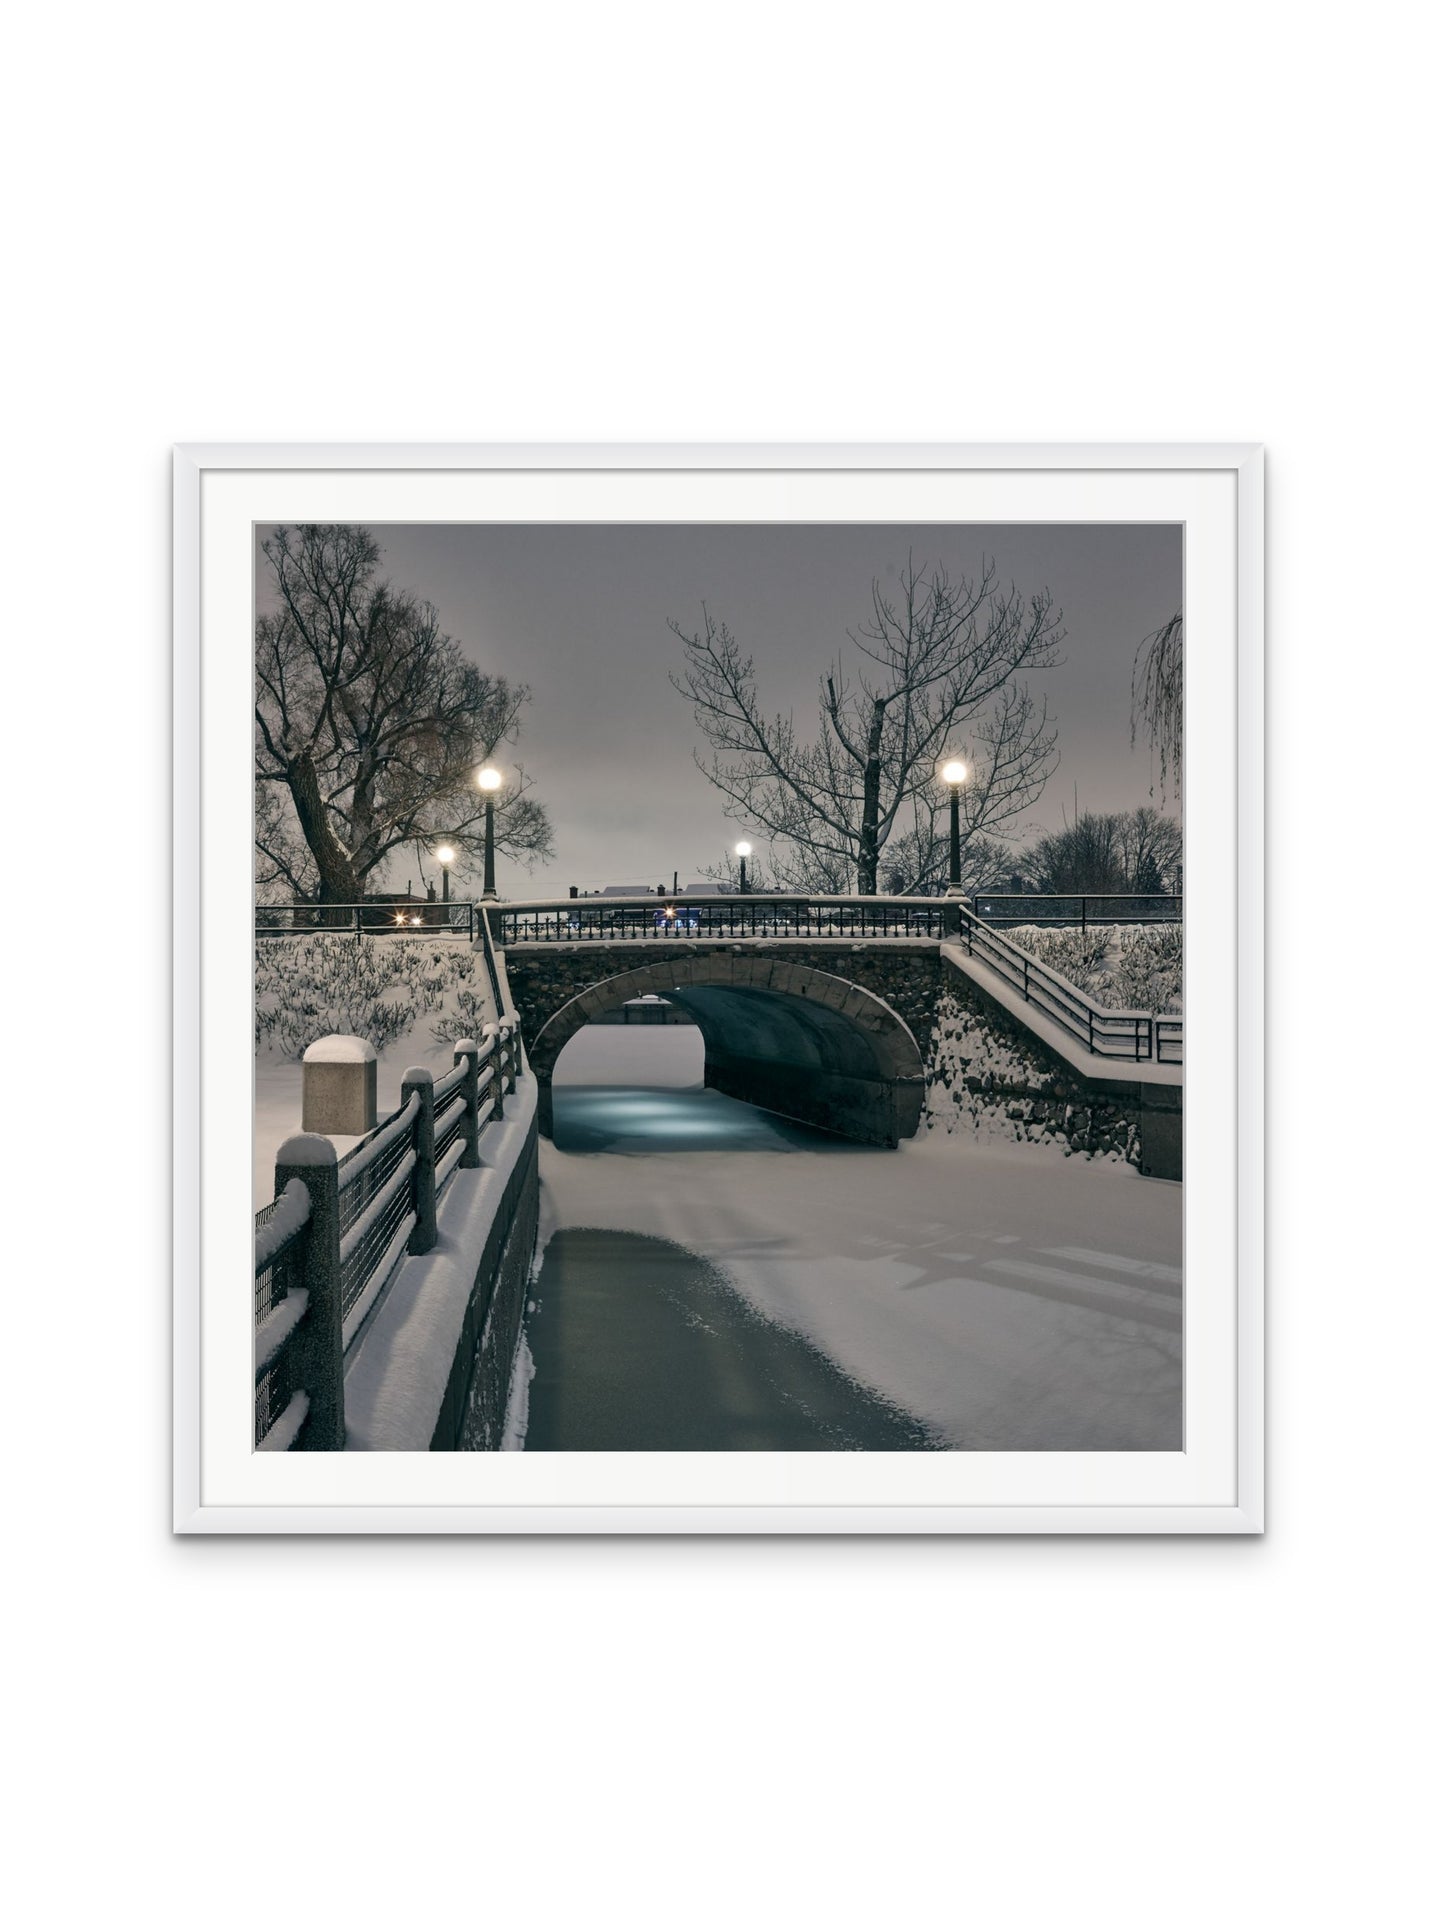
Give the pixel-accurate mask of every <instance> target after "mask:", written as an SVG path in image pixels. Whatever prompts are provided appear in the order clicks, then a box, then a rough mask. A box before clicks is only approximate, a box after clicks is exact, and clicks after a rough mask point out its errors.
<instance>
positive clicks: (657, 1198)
mask: <svg viewBox="0 0 1445 1927" xmlns="http://www.w3.org/2000/svg"><path fill="white" fill-rule="evenodd" d="M692 1037H693V1033H691V1032H690V1031H687V1030H683V1029H681V1028H679V1029H676V1030H673V1029H661V1028H659V1029H656V1030H653V1029H644V1028H641V1027H639V1028H637V1029H634V1030H631V1031H628V1030H625V1029H623V1028H621V1027H615V1028H602V1027H598V1028H594V1029H590V1030H586V1031H583V1032H581V1033H579V1035H578V1037H577V1038H575V1039H574V1040H573V1042H572V1043H571V1044H569V1046H568V1051H567V1061H566V1075H565V1079H560V1078H559V1082H565V1083H566V1084H567V1085H568V1086H570V1087H571V1089H570V1091H569V1090H559V1091H558V1093H557V1098H556V1103H557V1121H558V1123H557V1128H558V1139H559V1143H558V1144H556V1145H552V1144H544V1145H543V1147H542V1176H543V1183H544V1187H545V1190H546V1194H547V1214H546V1215H547V1219H548V1222H549V1223H550V1224H551V1225H552V1226H553V1227H561V1226H596V1227H599V1228H603V1229H615V1230H624V1231H634V1232H640V1233H643V1234H646V1235H649V1236H652V1237H658V1238H667V1239H670V1240H672V1241H673V1242H674V1243H676V1244H679V1245H681V1246H683V1247H685V1248H686V1249H687V1250H689V1251H692V1252H695V1253H699V1254H701V1255H703V1256H705V1257H707V1258H709V1259H711V1260H712V1261H713V1262H714V1263H715V1264H717V1265H718V1266H719V1267H720V1268H721V1270H722V1271H723V1272H724V1273H725V1275H726V1276H727V1277H728V1278H729V1280H730V1281H731V1282H732V1283H733V1285H734V1286H735V1287H736V1289H737V1290H738V1291H739V1292H740V1293H741V1294H742V1295H743V1296H744V1297H745V1298H746V1299H747V1300H749V1302H750V1303H752V1304H753V1305H754V1306H755V1307H756V1308H757V1309H758V1310H760V1311H761V1312H763V1313H764V1314H765V1315H766V1316H768V1317H770V1318H773V1319H776V1320H778V1321H780V1322H781V1323H783V1324H784V1325H787V1326H789V1327H790V1328H792V1329H794V1330H796V1331H799V1332H801V1333H803V1334H804V1335H805V1336H807V1337H808V1338H809V1339H811V1340H812V1341H813V1342H814V1343H815V1344H817V1345H818V1346H820V1347H821V1348H822V1349H823V1350H824V1351H825V1352H826V1353H827V1354H828V1355H829V1356H830V1357H831V1358H832V1359H833V1360H834V1361H835V1362H836V1363H837V1364H838V1365H839V1366H840V1367H841V1368H842V1369H843V1370H844V1371H845V1372H847V1373H848V1374H849V1375H850V1376H851V1377H853V1378H855V1379H857V1380H858V1381H860V1382H861V1383H863V1384H865V1385H869V1386H871V1387H873V1388H874V1389H876V1390H877V1391H879V1392H881V1393H882V1394H883V1395H884V1396H885V1397H886V1398H888V1399H890V1400H892V1401H893V1402H895V1403H896V1404H898V1405H900V1406H902V1407H904V1408H905V1409H906V1410H907V1411H909V1412H912V1413H914V1414H915V1415H916V1416H917V1417H919V1418H921V1419H923V1420H924V1421H925V1422H926V1423H928V1424H929V1425H931V1426H933V1427H934V1428H936V1429H937V1431H938V1432H939V1434H940V1435H941V1436H942V1437H943V1438H945V1439H947V1440H948V1442H950V1443H951V1444H953V1445H957V1446H966V1447H972V1448H974V1449H988V1448H991V1449H995V1450H1010V1449H1012V1450H1090V1449H1093V1450H1129V1449H1155V1450H1165V1449H1177V1448H1178V1446H1179V1445H1180V1443H1181V1434H1182V1401H1181V1368H1180V1356H1181V1331H1180V1326H1181V1305H1182V1276H1181V1269H1180V1268H1181V1264H1182V1256H1181V1253H1182V1194H1181V1189H1180V1187H1179V1186H1178V1185H1174V1184H1167V1183H1163V1182H1156V1181H1152V1180H1150V1179H1147V1178H1141V1177H1139V1176H1138V1175H1137V1174H1136V1173H1135V1172H1134V1171H1132V1170H1131V1169H1129V1168H1128V1167H1127V1166H1124V1165H1123V1164H1121V1163H1113V1164H1110V1163H1106V1162H1103V1161H1092V1160H1088V1159H1084V1158H1078V1157H1075V1158H1068V1157H1065V1156H1063V1155H1062V1154H1061V1153H1060V1152H1059V1151H1057V1150H1054V1149H1052V1148H1050V1147H1046V1146H1033V1145H1026V1144H1012V1145H1011V1144H1003V1143H980V1142H974V1141H969V1140H960V1139H958V1138H957V1137H953V1138H950V1137H944V1136H939V1135H934V1136H923V1137H920V1138H916V1139H913V1140H910V1141H908V1142H905V1143H904V1144H903V1145H902V1146H901V1147H900V1148H899V1149H898V1150H897V1151H885V1150H874V1149H871V1148H869V1147H867V1146H863V1145H853V1144H845V1143H842V1142H841V1141H839V1140H835V1139H829V1138H825V1137H823V1136H822V1135H821V1134H820V1133H816V1132H811V1131H808V1130H806V1129H804V1128H803V1127H801V1126H794V1125H791V1124H788V1123H787V1122H785V1121H784V1120H781V1119H770V1118H765V1117H764V1116H763V1114H761V1113H759V1112H756V1111H753V1110H751V1109H750V1108H749V1107H748V1106H746V1105H737V1104H734V1103H733V1102H732V1101H731V1100H730V1099H727V1098H724V1097H721V1096H720V1095H718V1094H717V1093H716V1092H710V1091H702V1090H700V1089H698V1088H697V1086H696V1082H695V1080H694V1077H693V1075H692V1073H691V1069H690V1064H689V1060H688V1058H687V1056H686V1051H687V1049H688V1045H689V1040H691V1039H692ZM694 1061H695V1062H696V1064H697V1067H698V1069H699V1070H700V1046H698V1056H697V1058H696V1060H694ZM561 1069H562V1065H561V1064H560V1063H559V1072H560V1071H561ZM628 1083H630V1084H631V1085H633V1086H634V1087H637V1088H634V1089H631V1090H629V1089H626V1088H625V1085H626V1084H628ZM646 1087H650V1088H646ZM574 1107H575V1110H574ZM569 1111H573V1114H574V1115H575V1121H576V1125H577V1126H578V1127H579V1128H578V1129H576V1131H575V1132H569V1128H568V1126H569ZM569 1137H570V1138H572V1140H573V1141H575V1142H580V1143H582V1144H586V1145H591V1146H599V1147H600V1146H602V1145H605V1146H606V1148H605V1149H602V1148H596V1149H586V1150H577V1149H570V1150H569V1149H568V1148H566V1146H567V1143H568V1141H569ZM692 1145H696V1146H698V1147H699V1148H696V1149H691V1148H688V1147H689V1146H692ZM724 1147H725V1148H724Z"/></svg>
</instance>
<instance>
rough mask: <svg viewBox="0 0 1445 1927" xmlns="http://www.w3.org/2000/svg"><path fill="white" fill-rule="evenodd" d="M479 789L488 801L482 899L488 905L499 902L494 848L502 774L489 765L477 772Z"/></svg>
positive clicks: (483, 851)
mask: <svg viewBox="0 0 1445 1927" xmlns="http://www.w3.org/2000/svg"><path fill="white" fill-rule="evenodd" d="M477 787H478V789H480V790H481V792H482V794H483V795H484V796H485V797H486V799H487V833H486V841H485V843H484V844H483V846H482V899H483V901H484V902H486V903H495V902H496V900H497V860H496V854H495V851H494V847H493V837H494V833H495V829H496V824H495V807H496V797H497V791H498V790H499V789H500V788H501V787H502V772H501V771H500V770H497V769H493V768H492V766H491V764H490V763H489V764H488V765H487V767H486V768H485V769H479V770H478V771H477Z"/></svg>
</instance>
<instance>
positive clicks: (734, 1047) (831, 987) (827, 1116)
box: [528, 954, 923, 1146]
mask: <svg viewBox="0 0 1445 1927" xmlns="http://www.w3.org/2000/svg"><path fill="white" fill-rule="evenodd" d="M648 993H651V994H653V995H655V996H660V997H666V998H667V999H668V1000H669V1001H670V1002H671V1003H674V1004H676V1005H678V1006H679V1008H680V1009H683V1010H685V1011H686V1012H687V1013H688V1015H689V1016H690V1017H692V1019H693V1020H694V1022H695V1023H696V1024H697V1026H698V1029H699V1030H700V1031H701V1032H702V1038H703V1049H704V1054H705V1060H706V1069H705V1072H704V1077H705V1081H706V1083H707V1084H708V1086H709V1087H710V1088H712V1089H714V1090H719V1091H722V1092H723V1093H724V1094H725V1095H727V1096H729V1097H737V1098H741V1099H742V1100H743V1101H744V1102H746V1103H750V1104H756V1105H758V1106H759V1107H760V1108H761V1109H763V1110H767V1111H775V1112H777V1113H779V1114H780V1115H781V1116H784V1117H792V1118H796V1119H798V1120H799V1121H800V1122H802V1123H805V1124H813V1125H817V1126H819V1127H820V1128H821V1129H823V1130H827V1131H833V1132H836V1133H837V1134H838V1135H839V1136H840V1137H847V1138H853V1139H855V1140H857V1141H858V1142H860V1143H864V1144H885V1145H890V1146H893V1145H896V1144H897V1143H898V1141H899V1139H900V1138H904V1137H912V1135H913V1134H914V1132H915V1131H916V1130H917V1128H918V1120H919V1117H920V1115H921V1113H922V1109H923V1060H922V1057H921V1055H920V1053H919V1049H918V1044H917V1041H916V1039H915V1038H914V1035H913V1032H912V1031H911V1030H910V1029H909V1028H908V1026H907V1025H906V1024H905V1023H904V1021H903V1019H902V1018H901V1017H900V1016H899V1015H898V1013H897V1012H896V1011H895V1010H894V1009H893V1008H892V1006H891V1005H889V1004H886V1003H885V1002H884V1001H883V999H882V998H881V997H876V996H874V995H873V993H872V992H871V991H867V990H863V989H861V988H860V987H859V986H858V985H857V984H853V983H849V982H848V980H847V979H846V978H844V977H838V976H834V975H832V974H831V973H830V972H828V971H823V970H817V969H814V968H813V967H812V966H810V965H807V964H800V963H790V962H784V961H780V960H778V959H776V958H769V957H753V956H746V955H739V954H729V955H694V956H677V955H673V956H664V957H659V958H658V959H657V961H656V962H648V963H646V964H642V965H639V966H637V967H636V968H634V969H631V970H623V971H619V972H618V973H617V974H616V975H615V976H611V977H606V978H603V979H602V980H601V982H598V983H594V984H592V985H590V986H589V987H588V988H587V989H586V990H583V991H580V992H579V993H578V994H577V995H576V996H573V997H570V998H569V999H568V1000H567V1001H566V1002H565V1003H563V1004H562V1005H560V1006H559V1007H558V1008H557V1009H556V1010H554V1011H553V1012H552V1013H551V1015H550V1016H548V1018H547V1019H546V1021H545V1022H544V1023H543V1024H542V1025H541V1026H540V1027H539V1029H538V1031H537V1033H536V1035H535V1037H534V1038H532V1039H531V1041H530V1045H529V1049H528V1058H529V1061H530V1065H531V1068H532V1070H533V1072H534V1073H535V1075H536V1078H537V1082H538V1087H539V1089H538V1097H539V1119H538V1121H539V1124H540V1126H541V1128H542V1130H543V1131H544V1132H545V1133H546V1135H547V1136H548V1137H550V1136H551V1134H552V1072H553V1070H554V1068H555V1066H556V1063H557V1059H558V1058H559V1057H560V1056H561V1054H562V1049H563V1047H564V1045H566V1044H567V1042H568V1041H569V1040H570V1039H571V1038H572V1037H574V1036H575V1035H576V1034H577V1032H578V1031H579V1030H581V1029H582V1027H583V1026H584V1025H585V1024H587V1023H590V1022H591V1020H592V1019H593V1018H594V1017H598V1016H600V1015H601V1014H602V1013H603V1012H604V1011H607V1010H613V1009H615V1008H617V1007H618V1006H619V1005H621V1004H625V1003H627V1002H628V1001H629V1000H630V999H632V998H634V997H641V996H644V995H646V994H648Z"/></svg>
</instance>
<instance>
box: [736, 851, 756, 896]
mask: <svg viewBox="0 0 1445 1927" xmlns="http://www.w3.org/2000/svg"><path fill="white" fill-rule="evenodd" d="M736 850H737V859H738V894H739V896H746V895H747V893H748V858H749V857H750V856H751V855H752V853H753V846H752V844H751V843H739V844H738V845H737V846H736Z"/></svg>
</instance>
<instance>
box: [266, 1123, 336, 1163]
mask: <svg viewBox="0 0 1445 1927" xmlns="http://www.w3.org/2000/svg"><path fill="white" fill-rule="evenodd" d="M276 1162H277V1163H278V1164H288V1165H289V1164H335V1162H336V1146H335V1145H334V1144H333V1143H332V1142H331V1139H330V1138H329V1137H322V1135H321V1133H320V1132H319V1131H298V1132H297V1133H296V1135H295V1137H288V1138H287V1140H286V1142H285V1143H284V1144H283V1145H282V1146H281V1149H280V1150H279V1151H278V1152H277V1153H276Z"/></svg>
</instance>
